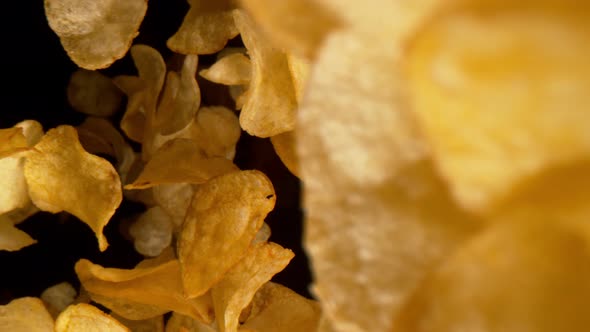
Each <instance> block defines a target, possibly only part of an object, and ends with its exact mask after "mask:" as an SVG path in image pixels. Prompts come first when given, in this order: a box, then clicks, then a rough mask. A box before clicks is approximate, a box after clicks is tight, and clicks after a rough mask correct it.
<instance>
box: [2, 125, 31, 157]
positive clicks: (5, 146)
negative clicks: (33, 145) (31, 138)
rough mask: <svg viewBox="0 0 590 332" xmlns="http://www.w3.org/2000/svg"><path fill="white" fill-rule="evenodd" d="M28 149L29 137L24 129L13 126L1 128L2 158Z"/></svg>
mask: <svg viewBox="0 0 590 332" xmlns="http://www.w3.org/2000/svg"><path fill="white" fill-rule="evenodd" d="M26 150H27V139H26V138H25V135H24V133H23V129H22V128H19V127H12V128H6V129H0V158H3V157H7V156H10V155H12V154H14V153H17V152H22V151H26Z"/></svg>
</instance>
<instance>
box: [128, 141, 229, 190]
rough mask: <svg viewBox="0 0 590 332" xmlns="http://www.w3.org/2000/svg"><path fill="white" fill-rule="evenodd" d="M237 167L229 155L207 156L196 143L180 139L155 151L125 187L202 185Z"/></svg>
mask: <svg viewBox="0 0 590 332" xmlns="http://www.w3.org/2000/svg"><path fill="white" fill-rule="evenodd" d="M236 170H238V168H237V167H236V166H235V165H234V164H233V163H232V162H231V161H230V160H228V159H226V158H220V157H211V158H208V157H207V156H205V154H204V153H203V151H202V150H201V149H200V148H199V146H198V145H197V142H195V141H193V140H190V139H186V138H177V139H174V140H172V141H169V142H167V143H166V144H164V145H163V146H162V147H161V148H160V149H159V150H158V151H156V153H155V154H154V155H153V157H152V159H151V160H150V161H149V162H148V163H147V164H146V165H145V168H144V169H143V171H142V172H141V174H140V175H139V177H138V178H137V179H136V180H135V181H134V182H133V183H132V184H128V185H126V186H125V189H144V188H149V187H153V186H155V185H159V184H170V183H193V184H199V183H203V182H205V181H207V180H209V179H210V178H212V177H215V176H219V175H222V174H225V173H229V172H232V171H236Z"/></svg>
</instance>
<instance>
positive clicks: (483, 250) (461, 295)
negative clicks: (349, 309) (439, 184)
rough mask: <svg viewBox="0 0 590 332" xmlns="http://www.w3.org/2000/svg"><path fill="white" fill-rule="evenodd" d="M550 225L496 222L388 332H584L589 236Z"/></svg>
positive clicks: (437, 275)
mask: <svg viewBox="0 0 590 332" xmlns="http://www.w3.org/2000/svg"><path fill="white" fill-rule="evenodd" d="M555 221H556V220H550V219H544V220H543V219H541V220H539V219H537V220H535V219H530V220H523V221H521V222H519V223H500V224H498V225H493V226H492V227H491V228H490V229H487V230H486V231H484V232H483V233H481V234H480V235H478V236H475V237H474V238H472V239H471V240H469V241H468V242H466V243H465V244H464V245H462V246H460V247H459V248H458V249H457V251H456V253H455V254H454V255H452V256H451V257H449V259H447V260H446V261H444V262H443V263H442V265H441V266H440V267H439V268H437V269H436V271H434V272H433V273H432V274H431V275H430V276H429V277H428V278H426V280H425V281H424V283H423V285H422V287H420V288H419V289H418V291H417V292H416V294H415V295H414V296H413V297H412V299H411V300H410V301H409V303H408V304H407V305H406V307H405V308H404V310H403V311H402V312H400V313H399V315H398V316H397V321H396V324H395V331H400V332H405V331H412V332H423V331H440V332H446V331H459V330H464V331H490V332H496V331H523V332H533V331H534V332H549V331H584V330H585V329H586V327H587V326H588V324H590V316H589V315H588V313H589V309H588V308H589V306H588V304H589V302H590V300H589V298H590V284H589V283H588V278H590V263H589V262H590V260H589V254H588V250H587V248H588V243H589V242H588V240H589V238H588V233H587V232H586V234H583V233H581V232H580V231H579V230H574V229H572V228H569V227H565V226H564V225H561V224H559V223H556V222H555ZM583 227H584V228H586V229H588V227H587V225H586V223H585V222H584V225H583Z"/></svg>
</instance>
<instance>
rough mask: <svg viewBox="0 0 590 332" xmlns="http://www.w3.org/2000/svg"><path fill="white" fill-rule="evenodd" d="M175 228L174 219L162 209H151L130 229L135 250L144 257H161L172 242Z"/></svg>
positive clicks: (157, 207) (156, 207) (155, 207)
mask: <svg viewBox="0 0 590 332" xmlns="http://www.w3.org/2000/svg"><path fill="white" fill-rule="evenodd" d="M173 226H174V225H173V223H172V217H170V215H168V213H166V211H164V210H163V209H162V208H161V207H159V206H154V207H152V208H149V209H148V210H147V211H146V212H144V213H143V214H141V216H139V218H138V219H137V220H136V221H135V222H134V223H133V225H131V227H130V228H129V233H130V234H131V236H132V237H133V240H134V241H133V245H134V246H135V250H136V251H137V252H138V253H140V254H142V255H144V256H150V257H155V256H158V255H160V254H161V253H162V250H164V249H165V248H166V247H168V246H170V243H171V242H172V231H173Z"/></svg>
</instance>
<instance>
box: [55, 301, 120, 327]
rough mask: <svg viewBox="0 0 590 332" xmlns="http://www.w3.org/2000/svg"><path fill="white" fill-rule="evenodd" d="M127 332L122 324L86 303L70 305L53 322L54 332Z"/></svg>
mask: <svg viewBox="0 0 590 332" xmlns="http://www.w3.org/2000/svg"><path fill="white" fill-rule="evenodd" d="M79 331H88V332H129V329H128V328H126V327H125V326H124V325H123V324H121V323H119V322H118V321H117V320H116V319H114V318H113V317H111V316H109V315H107V314H105V313H104V312H102V311H101V310H100V309H98V308H97V307H95V306H92V305H90V304H86V303H80V304H76V305H71V306H69V307H67V309H66V310H64V311H63V312H62V313H61V314H60V315H59V316H58V317H57V320H56V321H55V332H79Z"/></svg>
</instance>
